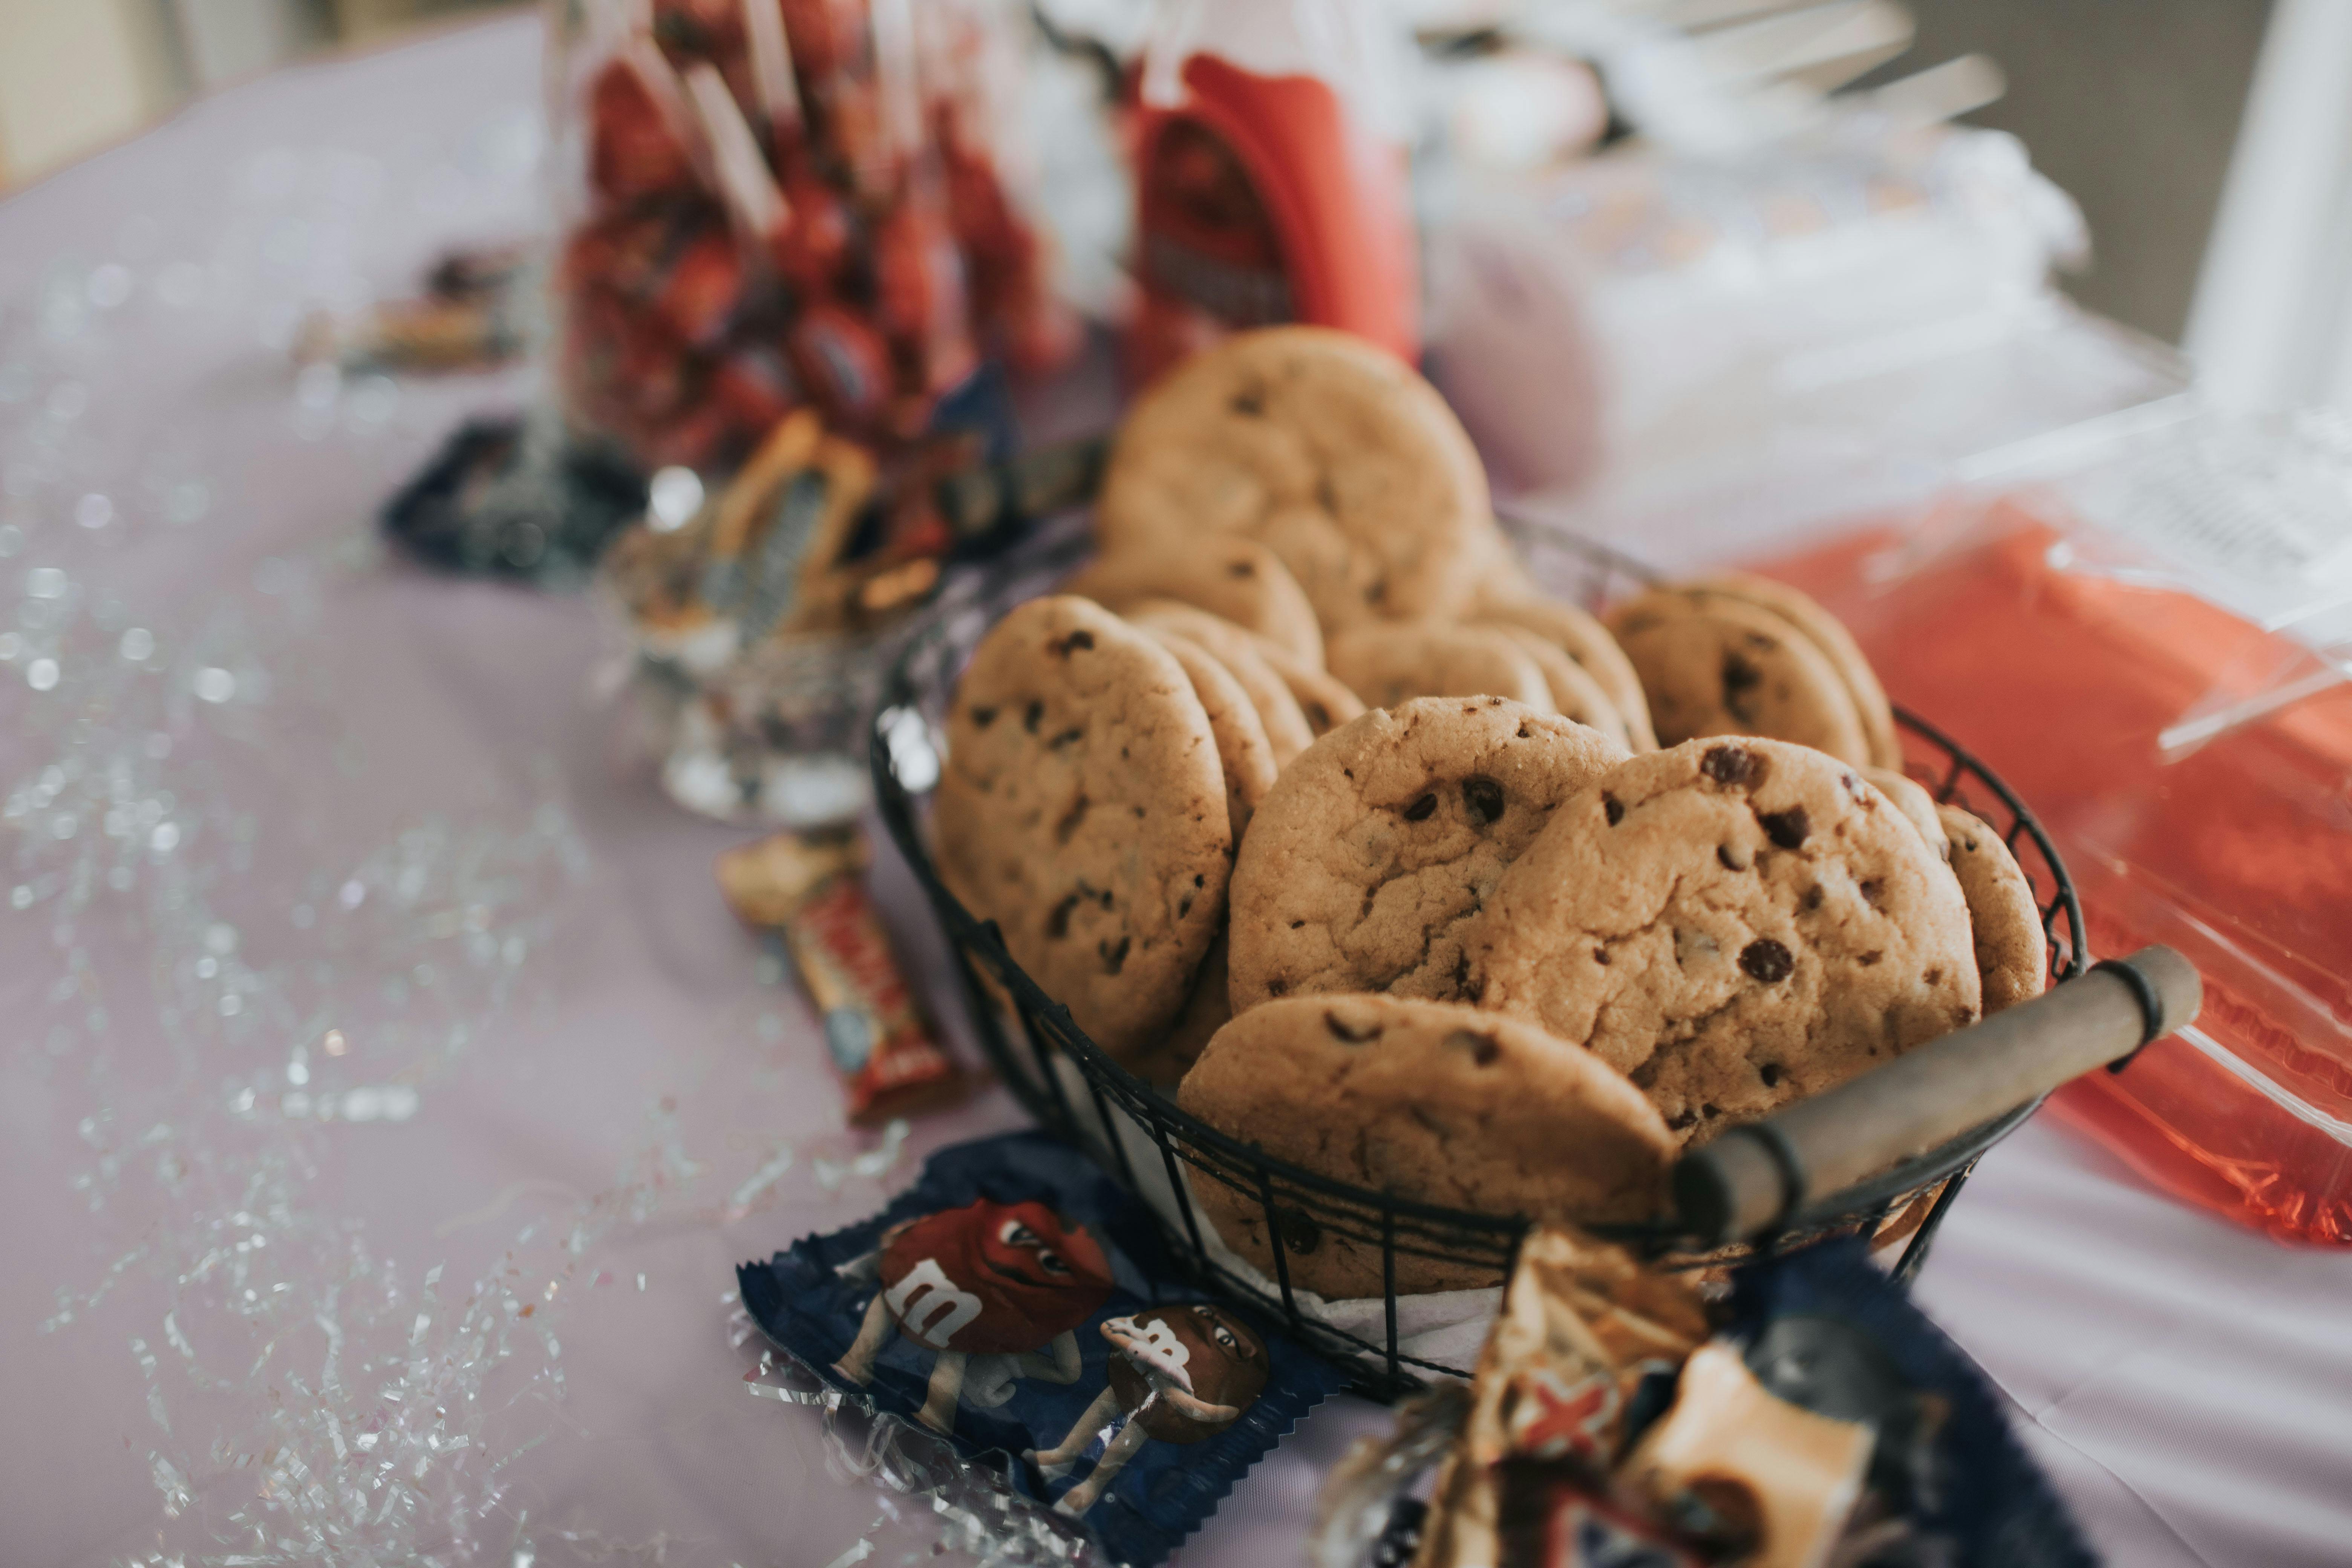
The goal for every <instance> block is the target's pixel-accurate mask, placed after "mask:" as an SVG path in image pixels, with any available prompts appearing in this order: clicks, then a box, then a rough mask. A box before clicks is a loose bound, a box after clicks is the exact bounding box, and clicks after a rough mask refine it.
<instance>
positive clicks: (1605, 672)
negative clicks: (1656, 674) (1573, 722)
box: [1468, 568, 1658, 752]
mask: <svg viewBox="0 0 2352 1568" xmlns="http://www.w3.org/2000/svg"><path fill="white" fill-rule="evenodd" d="M1514 570H1516V568H1514ZM1468 618H1469V620H1470V622H1471V624H1472V625H1474V626H1486V625H1500V626H1517V627H1519V628H1520V629H1522V630H1524V631H1530V632H1533V633H1535V635H1536V636H1538V637H1541V638H1543V639H1544V641H1546V642H1548V643H1549V644H1551V645H1552V646H1553V647H1556V648H1558V649H1559V650H1560V651H1561V652H1562V653H1564V654H1566V655H1568V657H1569V658H1572V659H1574V660H1575V661H1576V662H1577V666H1578V668H1581V669H1582V670H1583V671H1584V673H1585V674H1587V675H1589V676H1591V678H1592V679H1593V680H1594V681H1595V682H1596V683H1597V684H1598V685H1599V686H1600V688H1601V695H1603V696H1604V697H1606V698H1608V699H1609V705H1610V706H1611V707H1612V708H1614V709H1615V710H1617V713H1618V716H1619V717H1620V718H1622V719H1623V720H1624V721H1625V734H1626V743H1627V744H1628V745H1630V746H1632V747H1633V750H1635V751H1637V752H1654V751H1656V750H1657V749H1658V737H1657V733H1656V731H1654V730H1653V729H1652V728H1651V727H1650V703H1649V699H1648V698H1647V697H1645V696H1643V692H1642V680H1641V677H1639V676H1637V675H1635V674H1634V673H1633V663H1632V661H1630V660H1629V659H1627V658H1626V657H1625V650H1624V649H1623V648H1621V647H1618V646H1617V639H1616V638H1615V637H1611V636H1610V635H1609V628H1608V627H1607V626H1602V625H1601V623H1600V622H1599V621H1597V620H1595V619H1593V618H1592V616H1589V615H1587V614H1585V613H1584V612H1583V611H1582V610H1580V609H1578V608H1577V607H1576V606H1575V605H1563V604H1555V603H1553V602H1552V601H1550V600H1548V599H1539V598H1537V597H1535V596H1534V595H1533V594H1532V593H1531V592H1528V591H1512V590H1511V589H1509V588H1507V587H1497V586H1495V585H1494V584H1493V583H1492V581H1491V580H1490V582H1489V584H1488V585H1486V586H1485V587H1483V588H1482V589H1481V590H1480V592H1479V595H1478V599H1477V602H1476V604H1475V605H1473V607H1472V609H1471V612H1470V615H1469V617H1468Z"/></svg>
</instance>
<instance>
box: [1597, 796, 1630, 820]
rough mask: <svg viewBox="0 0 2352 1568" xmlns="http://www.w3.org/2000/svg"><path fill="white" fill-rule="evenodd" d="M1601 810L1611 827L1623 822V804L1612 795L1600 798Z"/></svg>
mask: <svg viewBox="0 0 2352 1568" xmlns="http://www.w3.org/2000/svg"><path fill="white" fill-rule="evenodd" d="M1601 811H1602V812H1603V813H1604V814H1605V815H1606V816H1608V818H1609V826H1612V827H1614V826H1617V825H1618V824H1619V823H1621V822H1622V821H1624V820H1625V803H1624V802H1623V801H1622V800H1619V799H1618V798H1617V797H1616V796H1615V795H1602V796H1601Z"/></svg>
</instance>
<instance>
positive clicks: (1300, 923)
mask: <svg viewBox="0 0 2352 1568" xmlns="http://www.w3.org/2000/svg"><path fill="white" fill-rule="evenodd" d="M1306 923H1307V922H1306V921H1291V922H1290V929H1291V930H1293V931H1297V929H1298V928H1299V927H1301V926H1303V925H1305V924H1306Z"/></svg>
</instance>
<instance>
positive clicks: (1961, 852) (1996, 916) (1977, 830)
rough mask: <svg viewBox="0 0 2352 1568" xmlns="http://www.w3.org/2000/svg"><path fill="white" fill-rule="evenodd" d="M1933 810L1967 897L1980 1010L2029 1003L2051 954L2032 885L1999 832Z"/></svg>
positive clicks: (1951, 808) (1948, 809) (1943, 809)
mask: <svg viewBox="0 0 2352 1568" xmlns="http://www.w3.org/2000/svg"><path fill="white" fill-rule="evenodd" d="M1937 815H1939V816H1941V817H1942V818H1943V823H1944V833H1945V836H1946V837H1948V838H1949V839H1950V840H1951V847H1952V875H1953V876H1955V877H1957V878H1958V879H1959V883H1960V893H1961V896H1962V897H1964V898H1966V899H1967V900H1968V904H1969V929H1970V931H1971V940H1972V942H1973V943H1974V946H1975V948H1976V954H1977V973H1978V975H1979V978H1980V979H1981V980H1982V981H1983V983H1984V1010H1985V1012H1986V1013H1987V1014H1988V1015H1990V1014H1994V1013H1998V1012H2000V1010H2001V1009H2002V1008H2003V1007H2014V1006H2016V1005H2018V1004H2019V1003H2020V1002H2030V1001H2032V999H2033V998H2034V997H2036V996H2039V995H2041V994H2042V985H2043V984H2044V983H2045V980H2046V977H2047V972H2048V963H2049V956H2050V951H2049V945H2048V944H2049V933H2048V932H2047V931H2044V930H2043V929H2042V910H2041V907H2040V906H2039V905H2037V904H2036V903H2035V902H2034V900H2033V884H2032V882H2030V881H2028V880H2027V879H2026V876H2025V870H2024V868H2022V867H2021V866H2020V865H2018V863H2017V857H2016V856H2014V855H2012V854H2011V853H2010V851H2009V846H2008V845H2006V844H2004V843H2002V842H2001V837H2000V834H1998V833H1995V832H1994V831H1993V830H1992V829H1991V828H1990V826H1987V825H1986V824H1985V823H1984V822H1983V821H1981V820H1979V818H1977V817H1975V816H1970V815H1969V813H1967V812H1965V811H1962V810H1961V809H1960V808H1959V807H1958V806H1957V805H1946V806H1938V807H1937Z"/></svg>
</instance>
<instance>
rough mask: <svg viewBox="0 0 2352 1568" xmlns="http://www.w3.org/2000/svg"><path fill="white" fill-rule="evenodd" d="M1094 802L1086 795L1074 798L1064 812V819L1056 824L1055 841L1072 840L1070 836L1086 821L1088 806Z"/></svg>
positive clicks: (1059, 842)
mask: <svg viewBox="0 0 2352 1568" xmlns="http://www.w3.org/2000/svg"><path fill="white" fill-rule="evenodd" d="M1093 804H1094V802H1092V801H1090V800H1088V799H1087V797H1086V796H1085V795H1078V796H1077V797H1076V799H1074V800H1072V801H1071V802H1070V809H1069V810H1067V811H1066V812H1064V813H1062V820H1061V821H1059V822H1057V823H1055V824H1054V842H1055V843H1056V844H1067V843H1068V842H1069V841H1070V836H1071V835H1072V834H1074V833H1076V831H1077V830H1078V825H1079V824H1080V823H1082V822H1084V821H1086V819H1087V807H1088V806H1090V805H1093Z"/></svg>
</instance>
